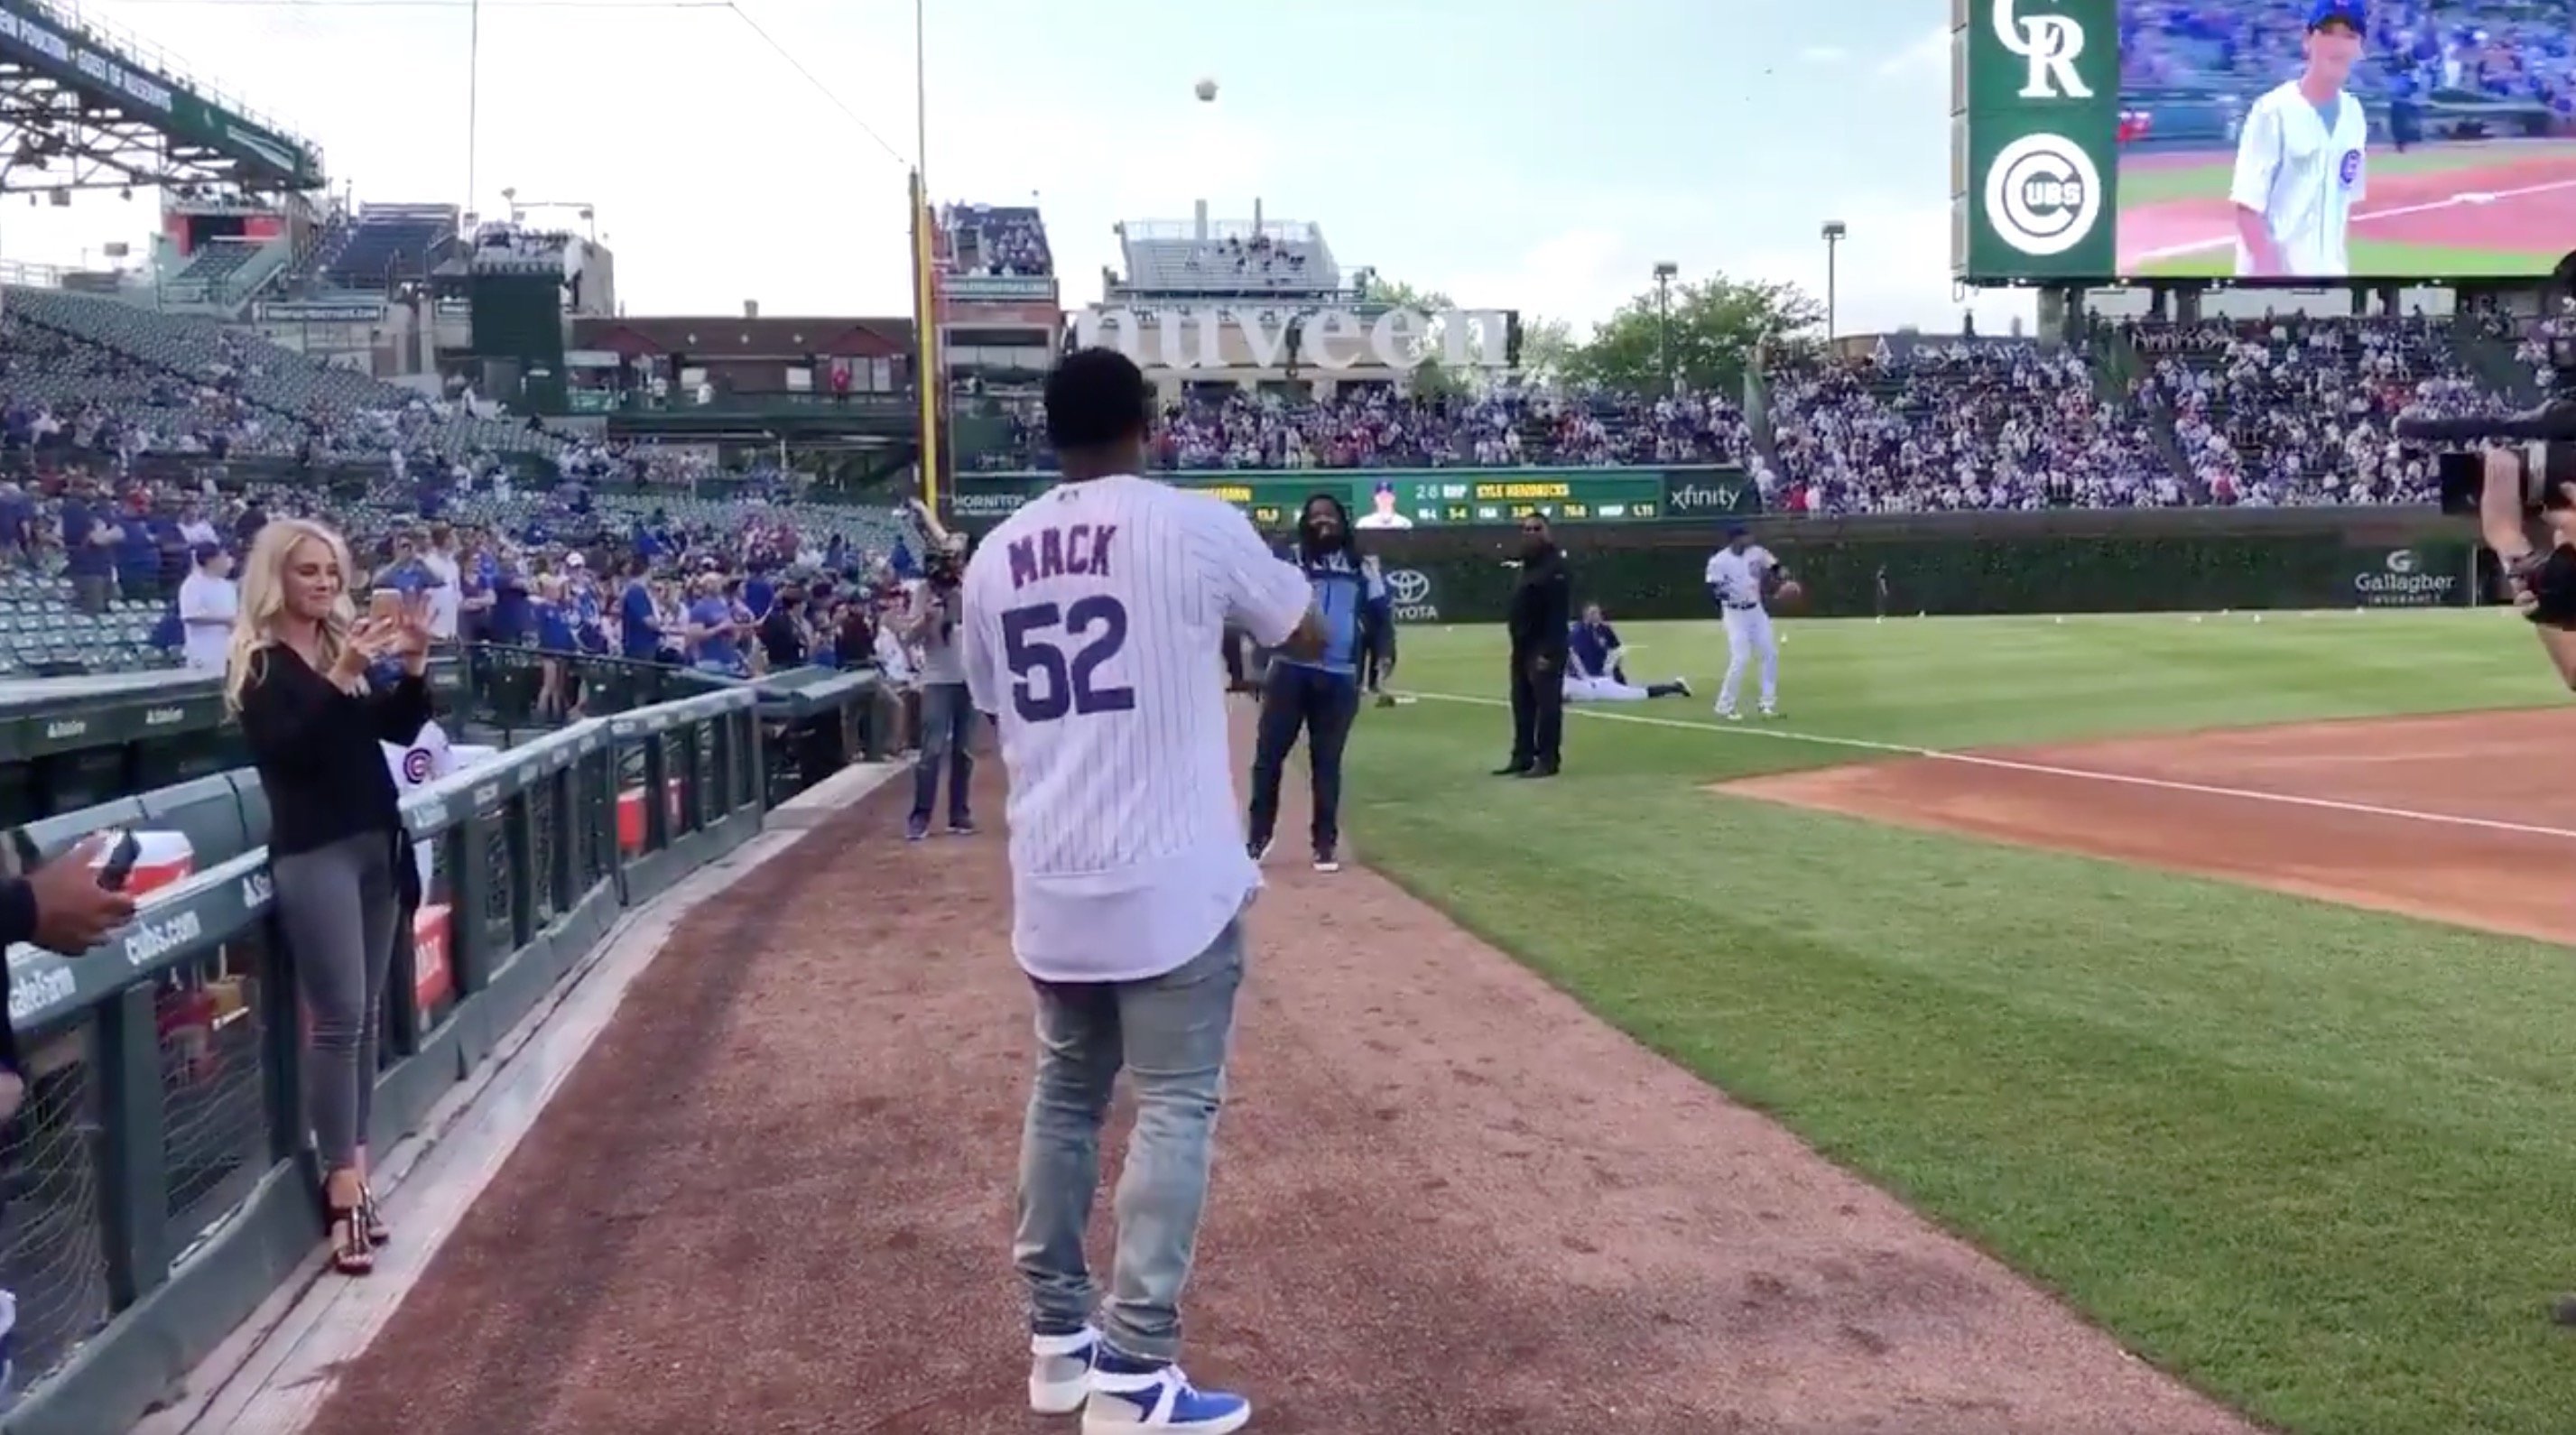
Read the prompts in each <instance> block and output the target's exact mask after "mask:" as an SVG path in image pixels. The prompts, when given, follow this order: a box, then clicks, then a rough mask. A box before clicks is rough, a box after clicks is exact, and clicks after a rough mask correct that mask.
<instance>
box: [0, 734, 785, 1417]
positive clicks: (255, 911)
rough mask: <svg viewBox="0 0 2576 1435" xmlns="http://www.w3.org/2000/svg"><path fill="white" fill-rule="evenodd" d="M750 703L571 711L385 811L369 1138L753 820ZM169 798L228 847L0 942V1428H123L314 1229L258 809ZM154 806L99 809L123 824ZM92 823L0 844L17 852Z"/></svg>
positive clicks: (410, 1118)
mask: <svg viewBox="0 0 2576 1435" xmlns="http://www.w3.org/2000/svg"><path fill="white" fill-rule="evenodd" d="M760 705H761V698H760V696H759V694H757V693H756V692H755V691H753V690H752V689H750V688H748V687H742V688H732V689H727V690H723V691H716V692H709V693H704V694H701V695H698V696H695V697H688V698H682V699H678V700H676V701H668V702H661V703H656V704H652V705H649V706H642V707H638V708H636V709H634V710H633V711H630V712H626V713H623V714H620V715H618V716H615V717H610V718H593V719H586V720H584V721H581V722H577V723H573V724H571V725H569V726H566V727H564V728H562V729H561V730H559V731H555V732H552V733H548V734H546V735H544V736H541V737H537V738H535V739H533V740H531V741H529V742H527V743H526V744H524V745H523V746H520V747H518V748H515V749H513V750H511V751H509V752H507V753H505V754H503V755H501V756H500V757H498V758H497V759H494V760H493V761H491V762H489V763H486V764H484V765H482V766H479V767H476V768H473V769H470V770H468V771H465V772H462V773H459V774H457V775H456V776H454V777H452V778H448V779H445V780H442V781H440V782H438V783H435V784H433V785H431V786H429V787H427V788H424V789H422V790H421V791H419V792H418V793H416V794H415V795H413V796H412V797H411V798H409V799H408V800H407V801H406V802H405V803H404V805H403V820H404V823H405V826H406V827H407V829H408V831H409V833H410V835H411V837H412V838H413V840H414V841H415V842H416V843H418V844H419V845H420V846H421V847H422V848H423V849H425V850H427V851H428V852H429V853H430V854H431V873H430V880H429V882H428V883H427V886H426V890H425V895H424V902H423V907H422V915H421V918H420V920H418V921H417V922H415V924H414V929H413V931H412V933H411V934H409V937H410V939H409V940H406V941H404V942H401V943H398V945H397V951H396V954H395V958H394V970H393V973H392V976H391V978H390V979H389V981H388V984H387V990H388V991H389V992H391V993H392V994H393V999H392V1000H389V1001H388V1002H387V1003H386V1008H387V1009H386V1012H385V1030H384V1033H383V1042H382V1056H381V1065H380V1068H379V1071H378V1072H377V1076H376V1080H377V1096H376V1101H375V1108H374V1112H375V1114H374V1119H373V1125H372V1128H371V1130H370V1131H369V1133H368V1138H369V1142H370V1144H371V1145H372V1146H373V1147H374V1148H375V1149H377V1150H385V1149H388V1148H389V1147H391V1146H392V1145H393V1144H394V1143H395V1142H396V1141H398V1140H400V1139H401V1138H402V1137H404V1136H405V1135H406V1134H408V1133H410V1132H412V1131H414V1130H416V1129H418V1126H419V1124H420V1122H421V1121H422V1119H423V1118H424V1116H425V1115H426V1114H427V1113H428V1111H429V1110H430V1108H431V1106H432V1104H433V1103H434V1102H435V1101H436V1100H437V1099H438V1098H439V1097H440V1095H442V1094H443V1093H444V1092H446V1091H447V1090H448V1089H449V1088H450V1087H452V1086H454V1085H455V1084H456V1083H457V1082H458V1081H459V1079H460V1077H461V1075H462V1074H463V1073H466V1072H470V1071H472V1070H474V1069H475V1068H477V1067H478V1066H480V1065H481V1064H482V1063H483V1062H484V1061H485V1060H487V1059H488V1058H489V1056H490V1055H491V1053H492V1050H493V1048H494V1045H495V1043H496V1042H497V1041H498V1040H499V1039H500V1038H501V1037H502V1036H503V1034H505V1033H506V1032H508V1031H509V1030H510V1028H511V1027H512V1026H513V1025H514V1024H515V1023H516V1022H517V1021H518V1020H519V1019H520V1018H521V1017H522V1016H523V1015H524V1014H525V1013H527V1012H528V1011H529V1010H530V1009H531V1008H532V1007H533V1006H534V1005H535V1004H536V1003H537V1002H538V1001H539V999H540V998H541V997H542V996H543V995H544V994H545V993H546V992H547V991H548V990H549V989H550V988H551V987H553V986H554V985H555V983H556V981H557V980H558V979H559V978H560V977H562V976H563V975H564V974H565V973H566V972H567V971H569V970H570V969H571V968H572V967H573V966H574V965H575V964H576V963H577V962H578V961H579V960H580V959H581V958H582V957H583V956H584V955H585V954H586V953H587V952H589V951H590V950H591V949H592V948H593V947H594V946H595V945H596V944H597V943H598V942H599V941H600V940H601V939H602V937H603V936H604V935H605V934H606V932H607V931H608V929H609V927H610V924H611V923H612V921H613V920H614V919H615V917H616V915H617V913H618V912H619V911H620V909H622V908H624V907H625V906H627V905H629V904H630V903H634V902H641V901H643V900H645V899H646V898H648V897H650V896H651V895H652V894H654V893H658V892H661V891H664V890H667V889H668V888H669V887H670V886H671V884H672V883H673V882H675V881H677V880H678V879H679V878H680V877H681V876H683V875H684V874H685V873H687V872H688V871H690V870H692V869H695V868H697V867H699V866H701V865H703V864H705V863H706V862H708V861H711V860H713V859H714V858H716V857H718V856H720V855H722V854H723V853H725V852H727V851H729V850H731V849H732V848H733V847H735V846H737V845H739V844H740V843H742V842H743V841H745V840H747V839H748V838H749V837H751V836H752V835H753V834H754V833H756V832H757V831H758V830H759V829H760V827H761V825H762V821H763V813H764V811H765V808H766V805H767V803H766V794H767V791H768V789H769V788H770V786H771V783H770V782H769V781H768V780H767V778H766V773H765V768H766V763H765V761H764V757H765V753H764V739H763V726H764V724H763V722H762V720H761V716H760V712H759V709H760ZM189 787H190V788H191V789H204V790H203V791H197V792H195V793H194V799H193V800H194V801H195V804H196V805H195V807H194V808H193V809H192V813H191V821H192V822H194V823H197V824H200V825H201V828H202V827H203V826H205V825H206V824H212V825H213V826H216V827H222V824H224V823H225V822H227V821H228V822H229V823H230V826H229V827H222V830H223V831H224V832H238V833H239V834H241V836H242V837H243V839H244V842H243V843H242V844H240V845H237V846H235V847H233V849H232V850H235V851H239V852H240V853H241V855H238V856H232V857H230V858H229V860H220V861H215V862H214V863H213V865H211V866H210V867H208V868H206V869H204V870H202V871H199V872H197V873H195V874H194V875H192V876H190V877H187V878H186V879H184V880H182V881H180V882H179V883H177V884H175V885H174V886H171V887H169V888H165V889H163V890H161V891H158V892H155V893H152V894H151V895H150V896H149V897H148V898H147V899H146V901H145V903H144V905H143V908H142V911H141V913H140V914H139V915H138V916H137V918H136V920H135V921H134V922H133V923H132V924H131V925H129V926H128V927H126V928H125V929H124V930H122V931H120V932H117V933H115V934H113V935H112V936H111V937H110V938H109V939H108V940H107V941H106V942H105V943H103V944H102V945H101V946H100V947H99V948H98V949H97V950H95V951H92V952H90V953H89V954H87V955H85V956H82V957H78V958H71V959H66V958H61V957H57V956H54V955H51V954H49V953H44V952H40V951H37V950H35V949H33V948H23V947H22V948H17V949H13V950H12V951H11V952H10V953H9V957H8V960H9V963H10V976H11V983H10V986H11V1001H10V1006H11V1010H10V1014H9V1015H10V1019H11V1021H12V1022H13V1024H14V1025H15V1027H16V1028H17V1031H18V1033H19V1037H20V1042H21V1045H22V1048H23V1049H24V1051H25V1053H26V1057H27V1059H26V1063H25V1064H26V1068H27V1070H26V1077H27V1096H26V1101H25V1103H24V1105H23V1106H22V1108H21V1110H20V1113H19V1115H18V1116H17V1117H16V1118H15V1119H14V1120H13V1121H12V1122H11V1123H10V1124H9V1126H8V1128H7V1138H6V1152H5V1157H6V1159H5V1161H0V1181H5V1189H0V1195H5V1198H6V1208H5V1219H0V1285H5V1286H6V1287H7V1288H8V1289H10V1290H12V1291H13V1292H14V1293H15V1294H16V1296H17V1300H18V1322H17V1329H16V1332H15V1335H14V1337H13V1344H14V1346H15V1355H16V1360H17V1368H18V1370H19V1372H20V1374H21V1377H22V1379H23V1380H24V1381H25V1382H26V1383H28V1385H29V1389H28V1393H27V1394H26V1396H25V1398H24V1399H23V1400H22V1401H21V1402H20V1403H19V1404H18V1406H16V1407H15V1408H14V1409H12V1410H11V1411H10V1412H9V1414H8V1416H7V1419H6V1429H7V1430H8V1431H9V1432H10V1435H75V1432H79V1435H94V1432H98V1431H103V1430H122V1429H126V1428H128V1427H129V1426H130V1425H131V1424H132V1423H133V1421H134V1420H136V1419H138V1418H139V1417H140V1416H141V1415H142V1414H143V1413H144V1412H145V1410H146V1408H147V1407H148V1406H149V1405H150V1404H151V1403H152V1402H153V1401H154V1400H155V1399H156V1398H158V1397H159V1396H160V1395H161V1394H162V1393H164V1392H166V1391H168V1390H170V1389H171V1388H173V1385H174V1383H175V1382H176V1381H177V1380H178V1379H179V1378H180V1377H182V1376H183V1375H184V1374H185V1373H186V1372H187V1371H188V1370H189V1369H190V1368H192V1367H193V1365H194V1364H195V1363H196V1362H197V1361H198V1360H200V1359H202V1358H203V1357H204V1356H205V1354H206V1353H207V1352H208V1351H209V1350H211V1349H212V1348H213V1346H214V1344H215V1343H216V1342H217V1341H219V1340H220V1339H222V1337H223V1336H224V1335H225V1334H226V1333H228V1332H229V1331H230V1330H231V1329H232V1328H233V1327H234V1326H236V1325H238V1324H239V1322H240V1321H241V1320H242V1319H243V1318H245V1317H247V1316H248V1315H249V1314H250V1313H251V1311H252V1310H253V1309H254V1308H255V1307H256V1306H257V1305H258V1304H259V1303H260V1302H261V1301H262V1300H264V1299H266V1298H267V1296H268V1295H269V1293H270V1292H271V1291H273V1290H274V1289H275V1288H276V1287H277V1286H278V1285H279V1284H280V1283H281V1282H282V1281H284V1280H285V1279H287V1278H288V1277H289V1275H290V1274H291V1273H292V1272H293V1271H294V1270H295V1269H296V1268H297V1266H298V1265H299V1264H301V1263H302V1262H303V1261H304V1259H305V1258H306V1256H307V1254H308V1253H309V1252H310V1251H312V1250H313V1249H314V1248H315V1245H316V1243H317V1242H318V1241H319V1240H320V1239H321V1238H322V1230H321V1221H320V1212H319V1206H318V1203H317V1201H316V1199H315V1197H314V1195H313V1191H314V1190H315V1182H316V1181H317V1180H318V1178H319V1173H318V1170H317V1169H316V1167H315V1163H314V1160H313V1157H312V1154H311V1150H310V1145H309V1138H308V1134H307V1130H306V1128H305V1126H304V1124H303V1120H302V1117H301V1115H300V1112H299V1105H300V1102H299V1097H298V1094H297V1093H298V1092H299V1090H300V1082H299V1072H300V1063H301V1061H302V1059H303V1052H302V1042H301V1029H302V1026H301V1016H300V1012H299V1007H298V1004H297V1000H296V997H295V994H294V993H295V982H294V978H293V973H294V963H295V959H296V958H295V954H294V952H293V951H292V950H291V949H290V948H289V946H288V944H287V941H286V939H285V937H284V934H283V932H282V931H281V930H280V928H279V926H278V924H277V923H276V921H275V920H274V912H273V906H274V899H273V891H274V889H273V887H272V885H271V882H270V879H269V876H268V861H267V854H266V850H265V848H261V847H248V843H249V842H250V841H253V840H258V839H263V838H264V837H265V833H266V827H267V804H266V802H265V799H264V798H263V797H262V796H261V795H260V791H259V786H258V783H257V782H256V780H255V779H253V778H252V777H251V776H250V775H249V774H248V773H246V772H243V773H233V774H227V775H224V776H221V777H216V778H207V779H200V780H199V781H198V782H196V783H192V784H189ZM160 797H161V795H160V794H149V795H146V796H145V797H142V798H126V799H121V801H122V802H123V803H124V804H126V805H127V806H129V807H131V808H132V812H131V814H129V815H127V817H126V820H128V821H133V822H136V823H138V824H140V823H142V822H144V821H145V820H146V814H147V813H148V811H149V810H150V809H151V808H152V807H153V805H154V803H155V801H156V799H157V798H160ZM227 804H229V806H227ZM163 805H164V807H165V808H166V807H167V806H168V803H167V802H164V804H163ZM111 806H113V805H111ZM105 815H107V816H109V817H113V816H115V815H116V814H115V813H113V812H107V813H106V814H105ZM101 816H102V810H101V809H92V810H90V811H87V812H83V813H77V814H68V815H66V816H65V817H62V818H57V819H52V820H49V821H47V822H43V823H38V824H34V825H32V826H30V827H29V828H26V829H23V830H21V831H20V832H19V833H18V834H17V837H18V845H20V846H21V847H22V848H25V849H28V854H27V855H29V856H31V857H36V858H42V857H44V856H47V855H50V854H51V853H52V852H54V851H58V850H59V849H60V848H61V847H63V846H65V845H67V844H68V843H70V842H71V841H73V840H74V839H75V838H76V836H77V835H78V832H79V831H81V830H85V829H87V828H89V827H94V826H96V825H98V822H99V819H100V818H101ZM204 845H206V846H210V847H215V848H221V847H223V845H224V844H223V843H222V842H221V840H220V838H219V837H218V838H217V839H216V840H213V841H210V842H208V843H206V844H204ZM245 847H248V850H243V849H244V848H245ZM209 855H210V856H211V855H212V854H211V853H210V854H209Z"/></svg>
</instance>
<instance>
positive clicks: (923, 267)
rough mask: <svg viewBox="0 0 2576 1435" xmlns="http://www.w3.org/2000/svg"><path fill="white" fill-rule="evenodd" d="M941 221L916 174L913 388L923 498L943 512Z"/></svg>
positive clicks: (931, 507)
mask: <svg viewBox="0 0 2576 1435" xmlns="http://www.w3.org/2000/svg"><path fill="white" fill-rule="evenodd" d="M937 222H938V221H937V220H936V219H935V218H934V217H933V216H932V214H931V212H930V191H929V189H928V188H927V187H926V186H925V185H924V184H923V182H922V177H921V172H920V171H919V170H915V171H913V174H912V333H913V373H914V377H915V382H914V385H913V387H914V388H915V389H916V390H918V391H919V393H920V397H921V442H920V448H921V501H922V504H923V505H924V506H925V507H927V508H928V509H929V510H930V511H931V513H932V514H934V515H936V514H937V513H938V512H939V460H940V450H941V447H942V445H941V442H940V440H941V438H942V437H943V436H942V434H941V433H940V422H939V419H940V413H941V403H942V400H943V399H944V397H945V395H944V393H943V392H942V391H943V390H945V389H946V388H947V376H946V374H945V373H943V372H942V370H941V367H940V363H939V272H938V268H937V261H936V257H935V250H934V248H933V245H932V243H931V241H932V238H933V236H934V233H935V230H934V228H933V226H934V225H936V224H937Z"/></svg>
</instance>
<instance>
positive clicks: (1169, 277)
mask: <svg viewBox="0 0 2576 1435" xmlns="http://www.w3.org/2000/svg"><path fill="white" fill-rule="evenodd" d="M1119 239H1120V247H1121V249H1122V250H1123V251H1124V255H1125V259H1126V263H1127V287H1128V288H1129V289H1131V290H1133V291H1135V292H1136V293H1138V294H1139V295H1149V294H1169V295H1189V294H1199V293H1278V294H1308V293H1321V292H1328V291H1331V290H1334V289H1338V288H1340V287H1341V271H1340V270H1339V269H1338V268H1337V267H1336V266H1335V265H1334V263H1333V254H1332V251H1331V250H1330V249H1329V248H1327V247H1326V246H1325V244H1324V236H1323V233H1322V231H1320V230H1318V229H1316V228H1314V227H1313V226H1312V225H1303V224H1277V223H1273V224H1267V225H1264V226H1262V228H1261V230H1260V232H1258V233H1256V234H1252V235H1249V236H1246V235H1242V234H1229V233H1221V232H1212V233H1211V234H1209V235H1208V236H1207V237H1204V238H1202V237H1198V236H1196V235H1194V234H1189V233H1181V232H1165V231H1164V230H1163V229H1162V228H1161V227H1159V226H1146V225H1125V226H1121V227H1120V229H1119Z"/></svg>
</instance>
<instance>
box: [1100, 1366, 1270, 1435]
mask: <svg viewBox="0 0 2576 1435" xmlns="http://www.w3.org/2000/svg"><path fill="white" fill-rule="evenodd" d="M1251 1418H1252V1402H1251V1401H1249V1400H1246V1399H1244V1398H1243V1397H1242V1396H1240V1395H1228V1394H1226V1393H1225V1392H1223V1391H1221V1390H1201V1389H1199V1388H1198V1387H1196V1386H1194V1385H1192V1384H1190V1378H1189V1377H1188V1376H1186V1375H1183V1374H1182V1373H1181V1368H1180V1367H1179V1366H1177V1365H1174V1364H1171V1363H1170V1362H1168V1361H1152V1360H1138V1359H1136V1358H1134V1357H1133V1356H1126V1355H1120V1354H1119V1353H1117V1352H1116V1351H1114V1350H1111V1349H1109V1348H1107V1347H1106V1346H1103V1347H1102V1348H1101V1349H1100V1350H1099V1352H1098V1353H1097V1354H1095V1355H1094V1356H1093V1357H1092V1360H1091V1403H1090V1404H1089V1405H1087V1406H1085V1407H1084V1408H1083V1412H1082V1435H1226V1432H1227V1431H1230V1430H1240V1429H1242V1428H1243V1426H1244V1422H1245V1421H1248V1420H1250V1419H1251Z"/></svg>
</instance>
